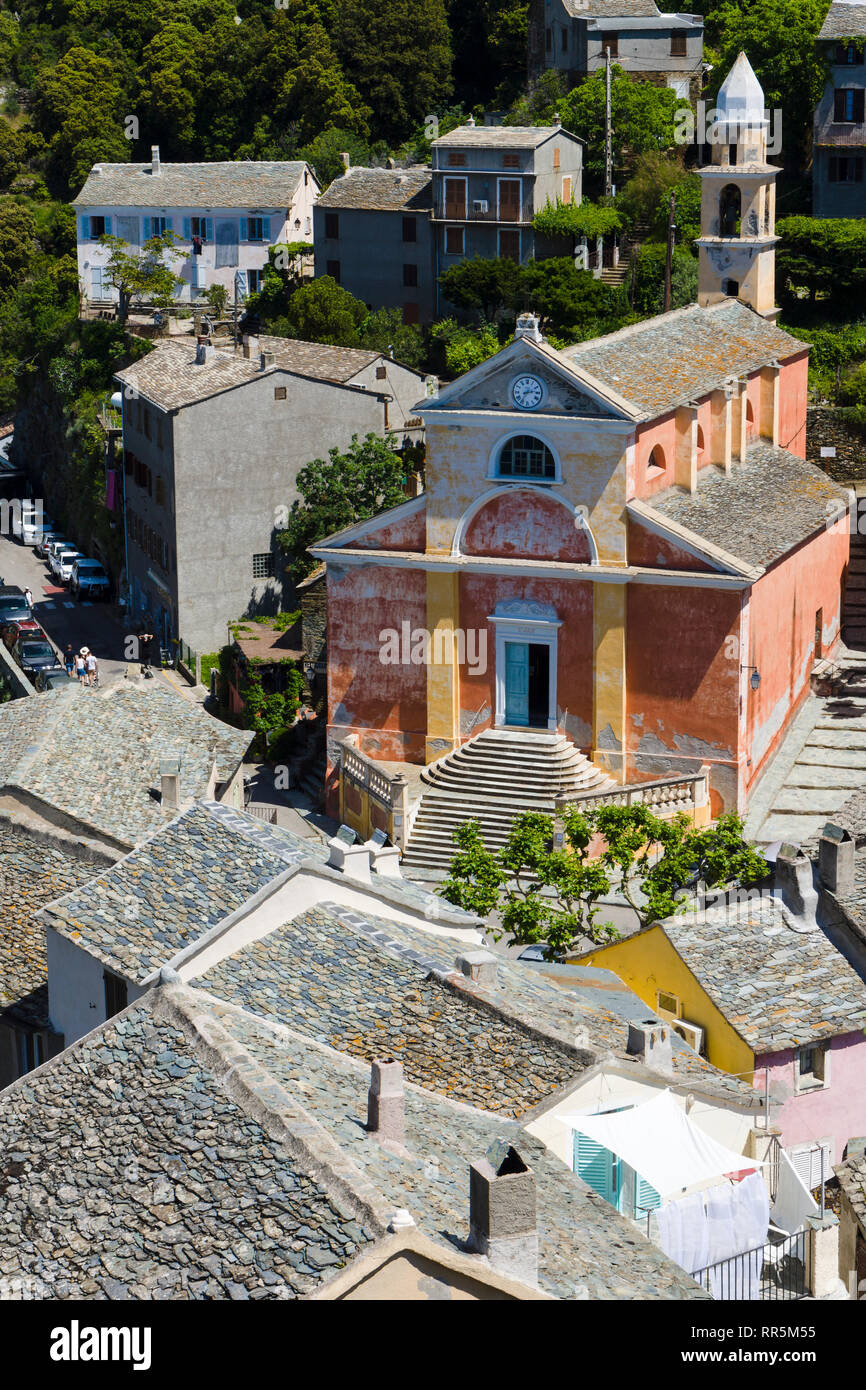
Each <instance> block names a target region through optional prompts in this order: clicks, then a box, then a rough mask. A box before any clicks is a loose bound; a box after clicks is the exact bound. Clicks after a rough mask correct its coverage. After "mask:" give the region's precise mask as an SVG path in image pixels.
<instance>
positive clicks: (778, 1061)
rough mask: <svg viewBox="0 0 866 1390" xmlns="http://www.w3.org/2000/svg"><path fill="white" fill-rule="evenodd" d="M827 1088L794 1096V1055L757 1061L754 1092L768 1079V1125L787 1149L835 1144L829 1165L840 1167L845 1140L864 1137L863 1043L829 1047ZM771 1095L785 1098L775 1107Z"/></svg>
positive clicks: (855, 1036)
mask: <svg viewBox="0 0 866 1390" xmlns="http://www.w3.org/2000/svg"><path fill="white" fill-rule="evenodd" d="M829 1061H830V1084H829V1086H823V1087H821V1088H820V1089H818V1090H814V1091H804V1092H803V1093H802V1094H801V1095H795V1094H794V1088H795V1077H794V1052H793V1050H788V1051H785V1052H774V1053H770V1054H768V1055H762V1056H758V1057H756V1059H755V1086H756V1088H757V1089H758V1090H760V1091H763V1089H764V1072H765V1070H767V1069H768V1070H769V1073H770V1105H771V1117H770V1118H771V1120H772V1122H773V1123H774V1124H777V1125H778V1126H779V1127H780V1129H781V1131H782V1144H783V1145H784V1147H785V1148H786V1149H789V1148H792V1147H794V1146H795V1145H798V1144H817V1143H818V1141H819V1140H820V1139H830V1138H832V1140H833V1162H834V1163H841V1161H842V1154H843V1150H844V1148H845V1145H846V1143H847V1142H848V1140H849V1139H852V1138H855V1137H856V1136H859V1135H864V1134H866V1038H864V1036H863V1034H862V1033H847V1034H845V1035H844V1036H842V1037H838V1038H833V1039H832V1040H831V1042H830V1058H829ZM774 1091H775V1092H776V1094H777V1095H780V1096H781V1095H784V1096H786V1097H787V1099H785V1100H784V1101H783V1103H782V1105H781V1107H779V1106H778V1105H773V1103H772V1098H773V1094H774Z"/></svg>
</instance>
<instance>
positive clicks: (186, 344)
mask: <svg viewBox="0 0 866 1390" xmlns="http://www.w3.org/2000/svg"><path fill="white" fill-rule="evenodd" d="M258 343H259V347H260V348H262V349H265V350H267V351H269V352H273V354H274V358H275V365H276V367H277V368H278V369H280V368H282V369H283V370H285V371H289V372H293V373H295V374H296V375H298V376H307V377H314V378H316V380H320V381H336V382H341V383H345V382H348V381H351V379H352V378H353V377H355V376H357V375H358V373H359V372H361V371H363V370H364V368H365V367H369V366H370V365H371V364H372V363H373V362H375V361H376V360H377V358H379V357H380V356H381V353H378V352H371V351H368V350H367V349H363V348H346V347H330V346H328V345H326V344H324V343H305V342H302V341H301V340H300V339H297V338H274V337H268V336H264V335H263V336H260V337H259V339H258ZM195 352H196V347H195V343H194V342H193V341H192V339H191V338H190V339H188V340H183V339H177V338H175V339H174V340H172V341H166V342H161V343H159V344H157V346H156V347H155V348H154V349H153V351H152V352H149V353H148V354H147V356H146V357H142V358H141V360H140V361H138V362H135V363H133V364H132V365H131V366H129V367H124V369H123V370H122V371H120V372H117V373H116V376H117V380H118V381H128V382H132V383H133V384H134V385H135V387H136V389H137V390H138V391H139V393H140V394H141V395H142V396H144V397H145V398H146V399H147V400H149V401H152V402H153V404H154V405H158V406H160V407H161V409H163V410H177V409H179V408H180V407H181V406H184V405H191V404H192V403H193V402H194V401H201V400H205V399H206V398H207V397H208V396H215V395H217V394H218V393H219V392H220V391H228V390H230V389H231V388H232V387H234V386H243V385H245V384H246V383H247V382H248V381H253V380H256V379H257V378H260V377H261V375H262V369H261V366H260V363H259V355H258V352H256V353H255V354H254V355H253V356H252V357H244V356H243V354H242V353H241V352H238V353H233V352H230V351H228V350H223V349H221V348H218V349H216V351H215V352H214V354H213V356H212V357H211V359H210V361H208V362H202V363H198V362H196V360H195ZM271 370H273V369H271Z"/></svg>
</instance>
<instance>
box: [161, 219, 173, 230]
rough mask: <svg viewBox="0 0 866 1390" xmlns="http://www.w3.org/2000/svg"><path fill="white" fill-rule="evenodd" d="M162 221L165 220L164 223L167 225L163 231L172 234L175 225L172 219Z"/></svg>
mask: <svg viewBox="0 0 866 1390" xmlns="http://www.w3.org/2000/svg"><path fill="white" fill-rule="evenodd" d="M162 220H163V222H164V223H165V226H164V227H163V231H165V232H170V231H171V230H172V225H173V224H172V219H171V218H170V217H164V218H163V219H162Z"/></svg>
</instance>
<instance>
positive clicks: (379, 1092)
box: [367, 1057, 406, 1150]
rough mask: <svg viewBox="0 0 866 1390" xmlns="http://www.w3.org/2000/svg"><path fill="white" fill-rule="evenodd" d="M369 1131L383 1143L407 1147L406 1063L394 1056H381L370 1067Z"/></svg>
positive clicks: (368, 1096) (399, 1147)
mask: <svg viewBox="0 0 866 1390" xmlns="http://www.w3.org/2000/svg"><path fill="white" fill-rule="evenodd" d="M367 1132H368V1134H374V1135H375V1136H376V1138H377V1139H378V1140H379V1143H380V1144H386V1145H393V1146H394V1147H396V1148H398V1149H403V1150H405V1147H406V1101H405V1096H404V1093H403V1064H402V1063H401V1062H396V1061H395V1060H394V1058H393V1057H379V1058H377V1059H376V1060H375V1061H374V1062H373V1063H372V1065H371V1067H370V1089H369V1091H368V1092H367Z"/></svg>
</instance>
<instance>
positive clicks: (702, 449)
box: [698, 425, 707, 468]
mask: <svg viewBox="0 0 866 1390" xmlns="http://www.w3.org/2000/svg"><path fill="white" fill-rule="evenodd" d="M706 457H707V446H706V443H705V442H704V432H703V430H702V429H701V426H700V425H698V468H700V467H701V466H702V465H703V464H704V463H705V462H706Z"/></svg>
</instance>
